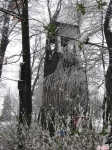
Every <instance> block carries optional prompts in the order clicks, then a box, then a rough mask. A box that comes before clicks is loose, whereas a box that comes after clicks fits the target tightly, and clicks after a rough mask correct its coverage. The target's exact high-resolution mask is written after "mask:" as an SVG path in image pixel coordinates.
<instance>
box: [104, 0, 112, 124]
mask: <svg viewBox="0 0 112 150" xmlns="http://www.w3.org/2000/svg"><path fill="white" fill-rule="evenodd" d="M111 19H112V0H110V3H109V6H108V9H107V12H106V17H105V22H104V33H105V38H106V42H107V46H108V52H109V66H108V69H107V73H106V76H105V83H106V98H105V100H104V103H106V104H107V109H106V112H105V115H104V122H105V124H107V123H108V117H109V119H110V121H111V119H112V32H111V29H110V27H109V23H110V20H111Z"/></svg>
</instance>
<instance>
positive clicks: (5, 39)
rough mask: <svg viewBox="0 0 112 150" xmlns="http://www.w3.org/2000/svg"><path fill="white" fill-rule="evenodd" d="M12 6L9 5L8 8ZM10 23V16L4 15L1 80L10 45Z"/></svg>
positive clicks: (0, 55)
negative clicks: (6, 53)
mask: <svg viewBox="0 0 112 150" xmlns="http://www.w3.org/2000/svg"><path fill="white" fill-rule="evenodd" d="M9 7H10V6H9V5H8V8H9ZM9 21H10V16H9V14H6V13H4V23H3V28H2V38H1V42H0V78H1V75H2V67H3V60H4V56H5V52H6V48H7V45H8V43H9V40H8V32H9Z"/></svg>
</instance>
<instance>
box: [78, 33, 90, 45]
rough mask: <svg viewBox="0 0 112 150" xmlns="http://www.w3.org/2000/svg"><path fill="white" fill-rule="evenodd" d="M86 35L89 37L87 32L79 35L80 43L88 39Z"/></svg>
mask: <svg viewBox="0 0 112 150" xmlns="http://www.w3.org/2000/svg"><path fill="white" fill-rule="evenodd" d="M88 37H89V34H88V33H87V32H86V33H84V34H83V35H82V36H81V37H80V39H79V42H81V43H84V42H86V41H87V39H88Z"/></svg>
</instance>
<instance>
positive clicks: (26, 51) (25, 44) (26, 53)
mask: <svg viewBox="0 0 112 150" xmlns="http://www.w3.org/2000/svg"><path fill="white" fill-rule="evenodd" d="M21 23H22V50H23V62H24V63H25V64H26V71H25V106H23V107H24V110H25V117H26V120H25V121H27V125H28V126H29V127H30V124H31V114H32V98H31V67H30V41H29V19H28V0H24V4H23V10H22V22H21Z"/></svg>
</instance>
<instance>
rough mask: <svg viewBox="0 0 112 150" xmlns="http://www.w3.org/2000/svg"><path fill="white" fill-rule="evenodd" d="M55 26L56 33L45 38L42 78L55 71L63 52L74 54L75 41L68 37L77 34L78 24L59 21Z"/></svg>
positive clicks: (73, 36)
mask: <svg viewBox="0 0 112 150" xmlns="http://www.w3.org/2000/svg"><path fill="white" fill-rule="evenodd" d="M55 26H56V34H57V35H56V36H55V37H52V38H47V39H46V58H45V65H44V78H46V77H47V76H49V75H51V74H52V73H54V72H55V70H56V69H57V64H58V62H59V60H60V59H61V58H63V55H64V54H76V47H77V42H76V41H74V40H70V38H75V37H76V36H77V34H78V26H77V25H70V24H65V23H60V22H56V23H55ZM66 63H67V62H66ZM66 65H67V64H66ZM63 67H64V66H63Z"/></svg>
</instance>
